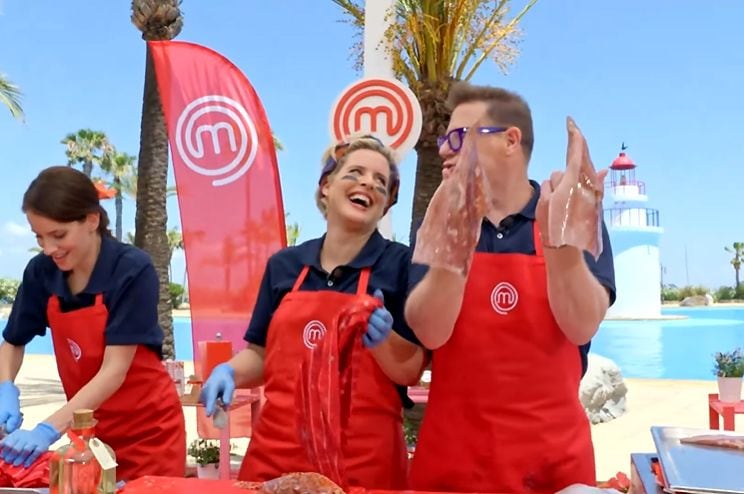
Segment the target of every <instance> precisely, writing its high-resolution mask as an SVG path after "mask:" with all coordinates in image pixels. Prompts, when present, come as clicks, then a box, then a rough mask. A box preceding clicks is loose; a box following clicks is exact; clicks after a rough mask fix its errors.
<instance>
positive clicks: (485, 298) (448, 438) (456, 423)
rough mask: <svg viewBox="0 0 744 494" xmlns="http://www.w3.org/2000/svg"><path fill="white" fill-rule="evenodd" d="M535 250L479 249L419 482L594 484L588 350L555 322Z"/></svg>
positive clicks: (442, 485)
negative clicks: (586, 393) (584, 388)
mask: <svg viewBox="0 0 744 494" xmlns="http://www.w3.org/2000/svg"><path fill="white" fill-rule="evenodd" d="M533 236H534V240H535V249H536V255H534V256H532V255H525V254H488V253H480V252H476V253H475V256H474V259H473V264H472V267H471V269H470V273H469V275H468V279H467V284H466V287H465V297H464V302H463V305H462V310H461V311H460V315H459V318H458V320H457V322H456V323H455V328H454V330H453V332H452V336H451V338H450V339H449V341H447V343H445V344H444V345H443V346H442V347H441V348H439V349H437V350H435V351H434V354H433V358H432V382H431V387H430V391H429V404H428V406H427V409H426V414H425V416H424V420H423V424H422V428H421V431H420V436H419V441H418V444H417V447H416V453H415V455H414V458H413V462H412V465H411V477H410V488H412V489H416V490H421V491H427V490H428V491H450V492H494V493H524V492H535V493H550V494H553V493H555V492H557V491H559V490H561V489H562V488H564V487H567V486H568V485H570V484H573V483H582V484H587V485H595V484H596V479H595V469H594V450H593V447H592V441H591V433H590V426H589V421H588V419H587V417H586V413H585V411H584V409H583V407H582V405H581V403H580V401H579V397H578V393H579V383H580V380H581V358H580V355H579V352H578V349H577V347H576V345H575V344H573V343H571V342H570V341H569V340H568V339H567V338H566V337H565V335H564V334H563V332H562V331H561V329H560V327H558V324H557V323H556V321H555V319H554V317H553V313H552V311H551V309H550V304H549V302H548V291H547V276H546V270H545V258H544V257H543V252H542V242H541V240H540V238H539V231H538V228H537V223H536V222H535V223H534V226H533Z"/></svg>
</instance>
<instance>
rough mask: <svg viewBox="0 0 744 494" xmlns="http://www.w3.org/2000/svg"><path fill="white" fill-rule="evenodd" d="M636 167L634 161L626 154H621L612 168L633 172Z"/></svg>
mask: <svg viewBox="0 0 744 494" xmlns="http://www.w3.org/2000/svg"><path fill="white" fill-rule="evenodd" d="M635 167H636V165H635V163H633V160H632V159H630V158H629V157H628V156H627V155H626V154H625V153H623V152H621V153H620V156H618V157H617V158H615V161H613V162H612V165H610V168H611V169H613V170H632V169H634V168H635Z"/></svg>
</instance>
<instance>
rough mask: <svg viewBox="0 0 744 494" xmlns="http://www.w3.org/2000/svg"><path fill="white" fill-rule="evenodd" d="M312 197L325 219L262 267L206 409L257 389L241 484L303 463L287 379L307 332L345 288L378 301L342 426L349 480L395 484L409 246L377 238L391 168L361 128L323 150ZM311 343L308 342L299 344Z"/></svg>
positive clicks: (413, 345)
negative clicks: (238, 346) (258, 407)
mask: <svg viewBox="0 0 744 494" xmlns="http://www.w3.org/2000/svg"><path fill="white" fill-rule="evenodd" d="M325 156H326V160H325V167H324V168H323V171H322V173H321V176H320V180H319V184H318V189H317V191H316V201H317V204H318V207H319V209H320V211H321V212H322V213H323V215H324V216H325V218H326V220H327V231H326V233H325V235H323V236H322V237H321V238H318V239H314V240H310V241H308V242H305V243H303V244H301V245H299V246H297V247H290V248H287V249H284V250H282V251H280V252H278V253H277V254H275V255H273V256H272V257H271V258H270V259H269V262H268V264H267V267H266V271H265V273H264V277H263V281H262V284H261V289H260V292H259V295H258V299H257V301H256V306H255V309H254V312H253V316H252V319H251V322H250V325H249V327H248V331H247V332H246V335H245V339H246V341H247V342H248V343H249V345H248V347H247V348H246V349H245V350H243V351H242V352H240V353H238V354H237V355H236V356H235V357H233V358H232V360H230V361H229V362H227V363H224V364H221V365H219V366H217V367H215V369H214V371H213V372H212V374H211V375H210V377H209V379H208V380H207V382H206V383H205V386H204V390H203V393H202V401H203V402H204V403H205V405H206V408H207V414H208V415H211V414H212V413H213V412H214V409H215V404H216V401H217V399H218V398H221V399H222V401H223V402H224V403H225V404H226V405H228V404H229V403H230V401H231V399H232V394H233V391H234V389H235V387H236V385H237V386H248V387H254V386H258V385H261V384H264V385H265V388H264V392H265V396H266V404H265V407H264V408H263V409H262V411H261V415H260V418H259V423H258V425H257V427H256V429H255V431H254V434H253V437H252V438H251V442H250V445H249V447H248V452H247V454H246V457H245V459H244V461H243V465H242V467H241V470H240V474H239V478H240V479H241V480H250V481H263V480H267V479H270V478H273V477H278V476H280V475H282V474H284V473H287V472H295V471H312V470H313V467H312V466H311V464H310V462H309V460H308V458H307V454H306V453H305V451H304V449H303V448H302V446H301V444H300V443H299V439H298V434H297V412H296V406H295V387H296V382H297V378H296V376H297V372H298V370H299V368H300V364H301V362H302V359H303V357H304V355H306V354H307V352H308V348H309V346H308V342H307V340H308V339H311V337H313V336H319V335H321V334H322V330H320V331H318V330H317V328H321V327H322V326H323V325H326V326H327V325H328V324H331V321H332V320H333V318H334V317H335V316H336V315H337V314H336V313H337V311H338V307H339V306H340V305H341V304H342V303H343V302H344V301H345V300H347V299H350V298H351V297H353V296H354V294H355V293H370V294H375V295H376V296H377V297H380V298H383V299H384V303H385V308H382V309H377V310H376V311H375V312H374V313H373V314H372V316H371V317H370V319H369V324H368V328H367V332H366V333H365V334H364V336H363V342H364V346H365V347H366V348H367V349H368V351H365V352H364V353H363V354H362V356H361V359H363V360H362V361H361V366H362V369H363V370H362V371H361V372H360V378H359V381H357V385H356V387H355V388H354V394H353V396H352V403H353V405H352V406H353V413H352V415H351V418H350V420H349V425H348V427H347V429H346V430H345V431H344V435H345V447H344V457H345V461H346V465H345V466H346V472H347V475H348V477H349V482H350V484H351V485H354V486H359V487H365V488H376V489H403V488H405V485H406V477H407V452H406V444H405V441H404V438H403V429H402V404H401V397H400V395H399V393H398V388H397V386H396V384H398V385H409V384H413V383H415V382H417V381H418V379H419V377H420V375H421V372H422V370H423V365H424V353H423V349H422V348H421V347H420V346H419V345H418V344H417V340H416V339H415V337H414V335H413V333H412V331H411V330H410V328H408V326H407V324H406V322H405V320H404V318H403V307H404V304H405V296H406V289H407V283H408V268H409V265H410V251H409V249H408V247H406V246H405V245H402V244H399V243H396V242H392V241H389V240H386V239H384V238H383V237H382V236H381V235H380V233H379V232H378V231H377V223H378V222H379V221H380V219H381V218H382V217H383V215H384V214H385V212H386V211H387V210H388V209H389V208H390V207H391V206H392V205H393V204H394V203H395V201H396V198H397V191H398V184H399V178H398V171H397V166H396V164H395V160H394V158H393V155H392V154H391V151H390V150H389V149H388V148H386V147H384V146H383V145H382V144H381V143H380V142H379V141H378V140H377V139H375V138H373V137H370V136H363V137H357V138H355V139H351V140H349V141H346V142H342V143H340V144H338V145H336V146H334V147H332V148H331V149H330V150H329V151H328V152H327V153H326V154H325ZM310 345H312V342H310Z"/></svg>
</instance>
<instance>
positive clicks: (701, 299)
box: [679, 293, 713, 307]
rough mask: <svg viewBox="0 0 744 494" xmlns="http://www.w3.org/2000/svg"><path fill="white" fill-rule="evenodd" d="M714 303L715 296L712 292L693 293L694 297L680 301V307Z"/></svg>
mask: <svg viewBox="0 0 744 494" xmlns="http://www.w3.org/2000/svg"><path fill="white" fill-rule="evenodd" d="M712 303H713V297H712V296H711V295H710V293H706V294H705V295H693V296H692V297H685V299H684V300H683V301H682V302H680V303H679V306H680V307H700V306H703V305H711V304H712Z"/></svg>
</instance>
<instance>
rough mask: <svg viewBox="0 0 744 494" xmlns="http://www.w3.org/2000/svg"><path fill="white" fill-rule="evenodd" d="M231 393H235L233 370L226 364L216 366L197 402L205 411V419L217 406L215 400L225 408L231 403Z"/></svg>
mask: <svg viewBox="0 0 744 494" xmlns="http://www.w3.org/2000/svg"><path fill="white" fill-rule="evenodd" d="M233 393H235V369H233V368H232V366H231V365H230V364H228V363H227V362H225V363H223V364H220V365H218V366H216V367H215V368H214V369H213V370H212V373H211V374H210V375H209V379H207V382H206V383H204V386H203V387H202V390H201V394H200V395H199V402H201V403H202V404H203V405H204V407H205V408H206V411H207V417H211V416H212V414H213V413H214V411H215V408H216V406H217V400H218V399H220V400H222V403H223V404H224V405H225V406H226V407H227V406H229V405H230V403H232V399H233Z"/></svg>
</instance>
